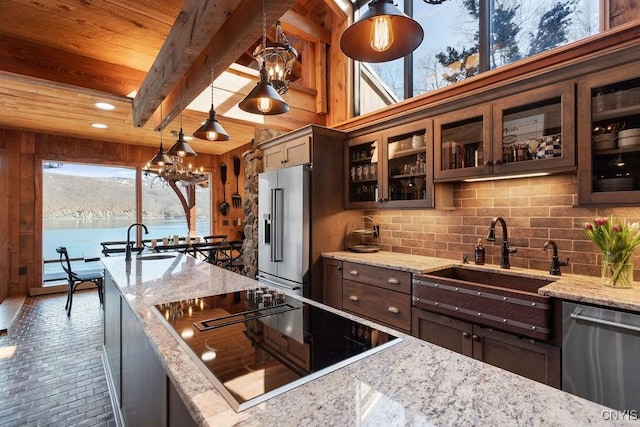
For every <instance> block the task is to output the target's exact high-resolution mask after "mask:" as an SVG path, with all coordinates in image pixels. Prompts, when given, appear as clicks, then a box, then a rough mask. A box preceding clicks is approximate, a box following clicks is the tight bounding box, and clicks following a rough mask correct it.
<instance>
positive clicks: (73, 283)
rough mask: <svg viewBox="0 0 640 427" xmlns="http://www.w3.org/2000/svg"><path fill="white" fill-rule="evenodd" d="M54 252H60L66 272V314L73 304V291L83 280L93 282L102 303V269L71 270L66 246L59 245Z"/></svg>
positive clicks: (69, 312) (69, 311)
mask: <svg viewBox="0 0 640 427" xmlns="http://www.w3.org/2000/svg"><path fill="white" fill-rule="evenodd" d="M56 252H58V253H59V254H60V264H61V265H62V269H63V270H64V272H65V273H67V282H68V284H69V289H68V292H67V303H66V304H65V306H64V309H65V310H67V316H71V305H72V304H73V292H74V291H75V290H76V288H77V287H78V285H80V284H81V283H84V282H93V283H95V285H96V286H97V288H98V298H99V299H100V305H102V303H103V292H104V291H103V288H104V269H99V270H96V269H94V270H87V271H78V272H74V271H73V270H71V261H69V254H68V252H67V248H66V247H64V246H60V247H58V248H56Z"/></svg>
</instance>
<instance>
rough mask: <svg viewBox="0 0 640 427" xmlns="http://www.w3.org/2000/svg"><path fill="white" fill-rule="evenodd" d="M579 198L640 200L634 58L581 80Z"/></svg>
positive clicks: (639, 83)
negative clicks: (631, 61)
mask: <svg viewBox="0 0 640 427" xmlns="http://www.w3.org/2000/svg"><path fill="white" fill-rule="evenodd" d="M578 111H579V115H578V141H579V145H578V148H579V150H578V153H579V165H580V167H579V169H578V182H579V183H578V203H579V204H581V205H618V206H624V205H634V206H636V205H637V204H638V203H639V202H640V174H639V173H638V170H640V168H639V167H640V69H638V66H637V64H636V63H635V62H634V63H630V64H626V65H622V66H619V67H615V68H610V69H607V70H604V71H601V72H597V73H593V74H590V75H588V76H586V77H583V78H581V79H580V80H578Z"/></svg>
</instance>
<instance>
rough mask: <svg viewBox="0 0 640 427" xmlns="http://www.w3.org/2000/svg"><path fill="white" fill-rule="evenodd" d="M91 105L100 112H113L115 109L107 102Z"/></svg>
mask: <svg viewBox="0 0 640 427" xmlns="http://www.w3.org/2000/svg"><path fill="white" fill-rule="evenodd" d="M93 105H95V106H96V108H99V109H101V110H107V111H111V110H115V109H116V107H114V106H113V105H111V104H109V103H108V102H96V103H95V104H93Z"/></svg>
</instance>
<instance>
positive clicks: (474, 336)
mask: <svg viewBox="0 0 640 427" xmlns="http://www.w3.org/2000/svg"><path fill="white" fill-rule="evenodd" d="M471 339H472V340H474V341H480V337H479V336H477V335H476V334H473V336H472V337H471Z"/></svg>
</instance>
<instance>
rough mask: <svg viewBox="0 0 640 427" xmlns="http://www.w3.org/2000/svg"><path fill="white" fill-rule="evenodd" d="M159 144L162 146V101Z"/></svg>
mask: <svg viewBox="0 0 640 427" xmlns="http://www.w3.org/2000/svg"><path fill="white" fill-rule="evenodd" d="M160 146H161V147H162V102H161V103H160Z"/></svg>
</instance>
